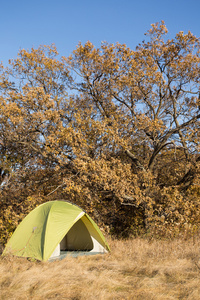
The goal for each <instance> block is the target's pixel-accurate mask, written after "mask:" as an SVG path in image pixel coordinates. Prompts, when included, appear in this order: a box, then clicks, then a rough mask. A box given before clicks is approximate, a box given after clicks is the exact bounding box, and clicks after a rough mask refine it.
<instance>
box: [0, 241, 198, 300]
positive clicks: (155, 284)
mask: <svg viewBox="0 0 200 300" xmlns="http://www.w3.org/2000/svg"><path fill="white" fill-rule="evenodd" d="M108 242H109V244H110V247H111V250H112V251H111V253H109V254H106V255H97V256H82V257H78V258H65V259H64V260H62V261H54V262H51V263H50V262H46V263H45V262H31V261H29V260H27V259H23V258H17V257H15V258H13V257H1V258H0V299H2V300H5V299H9V300H12V299H13V300H14V299H16V300H18V299H21V300H25V299H28V300H29V299H37V300H40V299H71V300H79V299H84V300H86V299H87V300H89V299H95V300H103V299H104V300H105V299H114V300H115V299H122V300H123V299H141V300H145V299H148V300H151V299H152V300H154V299H155V300H157V299H160V300H165V299H190V300H198V299H200V238H196V239H192V240H187V241H185V240H175V241H158V240H152V241H147V240H145V239H140V238H136V239H130V240H127V241H117V240H108Z"/></svg>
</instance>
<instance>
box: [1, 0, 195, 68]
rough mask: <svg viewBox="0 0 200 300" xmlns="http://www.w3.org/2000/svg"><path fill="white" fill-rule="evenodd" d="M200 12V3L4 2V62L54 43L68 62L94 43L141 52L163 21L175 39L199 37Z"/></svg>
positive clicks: (123, 0) (158, 0) (180, 0)
mask: <svg viewBox="0 0 200 300" xmlns="http://www.w3.org/2000/svg"><path fill="white" fill-rule="evenodd" d="M199 12H200V1H198V0H166V1H163V0H137V1H135V0H121V1H119V0H102V1H95V0H82V1H81V0H76V1H75V0H74V1H73V0H71V1H69V0H54V1H53V0H34V1H28V0H6V1H5V0H0V28H1V30H0V41H1V46H0V61H2V62H3V64H5V65H6V64H7V61H8V59H10V58H15V57H16V56H17V53H18V51H19V49H23V48H24V49H30V48H31V47H34V48H37V47H38V46H39V45H50V44H51V43H55V45H56V47H57V49H58V51H59V53H60V55H65V56H68V55H69V54H70V53H71V52H72V51H73V50H74V49H75V48H76V46H77V44H78V42H79V41H80V42H82V43H85V42H86V41H88V40H89V41H91V42H92V43H93V44H94V45H95V46H96V47H99V46H100V44H101V42H102V41H107V42H109V43H116V42H119V43H125V44H126V45H127V46H128V47H130V48H132V49H135V47H136V46H137V45H138V43H140V42H141V41H142V40H143V39H144V38H145V37H144V33H145V32H146V31H147V30H148V29H150V27H151V24H152V23H155V22H159V21H161V20H164V21H165V24H166V26H167V28H168V30H169V37H170V38H172V37H174V36H175V34H176V33H178V32H179V31H184V32H185V33H186V32H188V30H190V31H191V32H192V33H193V34H195V35H196V36H198V37H199V36H200V18H199Z"/></svg>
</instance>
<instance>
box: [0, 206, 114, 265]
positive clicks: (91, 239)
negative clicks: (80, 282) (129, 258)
mask: <svg viewBox="0 0 200 300" xmlns="http://www.w3.org/2000/svg"><path fill="white" fill-rule="evenodd" d="M63 251H67V252H63ZM68 251H69V252H76V253H77V252H78V251H80V252H82V253H85V252H87V253H88V254H89V253H91V254H96V253H106V252H108V251H110V249H109V246H108V244H107V243H106V241H105V238H104V236H103V234H102V233H101V231H100V229H99V228H98V226H97V224H96V223H95V222H94V221H93V220H92V219H91V218H90V217H89V216H88V215H87V214H86V212H84V211H83V210H82V209H81V208H80V207H78V206H76V205H73V204H71V203H68V202H65V201H49V202H46V203H44V204H41V205H39V206H38V207H36V208H35V209H34V210H33V211H31V212H30V213H29V214H28V215H27V216H26V217H25V218H24V220H23V221H22V222H21V223H20V224H19V226H18V227H17V228H16V230H15V232H14V233H13V235H12V236H11V238H10V240H9V241H8V243H7V245H6V248H5V250H4V253H3V254H6V253H11V254H13V255H16V256H23V257H30V258H34V259H37V260H41V261H47V260H52V259H55V258H59V257H61V256H62V253H65V254H67V253H68Z"/></svg>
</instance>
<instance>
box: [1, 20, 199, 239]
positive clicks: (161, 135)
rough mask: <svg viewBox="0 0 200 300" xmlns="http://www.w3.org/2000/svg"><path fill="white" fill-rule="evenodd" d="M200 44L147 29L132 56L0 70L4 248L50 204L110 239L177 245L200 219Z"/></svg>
mask: <svg viewBox="0 0 200 300" xmlns="http://www.w3.org/2000/svg"><path fill="white" fill-rule="evenodd" d="M199 46H200V40H199V38H197V37H195V36H194V35H193V34H192V33H191V32H188V33H187V34H184V33H183V32H179V33H177V35H176V36H175V37H174V38H173V39H167V28H166V26H165V24H164V22H163V21H162V22H160V23H156V24H152V25H151V28H150V30H149V31H148V32H147V33H146V40H145V41H143V42H142V43H141V44H139V45H138V46H137V47H136V49H135V50H132V49H130V48H128V47H127V46H126V45H124V44H119V43H117V44H115V45H114V44H109V43H106V42H104V43H102V44H101V46H100V47H99V48H96V47H95V46H94V45H93V44H92V43H91V42H89V41H88V42H87V43H86V44H85V45H82V44H81V43H79V44H78V46H77V48H76V49H75V50H74V51H73V52H72V54H71V55H70V56H69V57H60V56H59V54H58V52H57V49H56V47H55V45H50V46H40V47H39V48H38V49H34V48H32V49H31V50H24V49H22V50H21V51H20V52H19V53H18V56H17V58H16V59H13V60H10V61H9V66H8V67H6V68H5V67H4V66H3V64H1V66H0V175H1V192H0V205H1V217H0V218H1V219H0V230H1V232H2V242H3V243H4V242H6V240H7V238H8V237H9V235H10V233H11V232H12V231H13V229H14V228H15V226H16V225H17V223H18V222H19V221H20V220H21V219H22V218H23V216H24V214H26V213H27V212H28V211H30V210H31V209H32V207H34V206H35V205H37V204H39V203H42V202H44V201H48V200H51V199H65V200H69V201H72V202H75V203H77V204H79V205H81V206H82V207H83V208H85V209H86V210H87V211H88V213H91V214H92V215H93V217H94V218H95V219H96V221H97V222H98V223H99V224H100V225H102V226H104V228H105V229H106V228H107V230H110V231H111V232H113V233H115V234H118V235H124V236H126V235H128V234H135V233H139V232H147V231H148V232H150V233H152V234H159V235H166V234H167V235H170V236H172V235H175V234H176V233H177V232H178V233H179V232H181V231H183V230H185V228H186V227H188V226H189V227H190V228H192V230H193V231H194V230H197V227H198V223H199V221H200V220H199V215H200V214H199V212H200V197H199V196H200V177H199V170H200V143H199V141H200V134H199V132H200V130H199V129H200V89H199V81H200V57H199V55H200V47H199Z"/></svg>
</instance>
